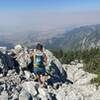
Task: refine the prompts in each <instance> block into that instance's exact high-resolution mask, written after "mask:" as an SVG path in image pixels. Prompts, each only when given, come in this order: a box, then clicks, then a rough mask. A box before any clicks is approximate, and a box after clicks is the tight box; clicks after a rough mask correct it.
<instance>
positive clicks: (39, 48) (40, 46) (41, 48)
mask: <svg viewBox="0 0 100 100" xmlns="http://www.w3.org/2000/svg"><path fill="white" fill-rule="evenodd" d="M36 49H37V50H40V51H43V45H42V44H40V43H38V44H37V45H36Z"/></svg>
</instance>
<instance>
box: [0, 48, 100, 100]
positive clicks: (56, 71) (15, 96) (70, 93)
mask: <svg viewBox="0 0 100 100" xmlns="http://www.w3.org/2000/svg"><path fill="white" fill-rule="evenodd" d="M45 52H46V54H47V56H48V58H49V59H48V63H49V65H48V66H47V67H46V68H47V71H48V72H49V78H48V81H47V82H46V84H47V88H40V87H39V83H38V82H35V81H34V79H33V77H32V73H31V72H29V71H24V75H22V74H21V73H19V74H18V73H16V71H15V70H14V69H12V70H9V71H8V73H7V76H6V77H3V76H2V74H1V77H0V100H99V99H100V87H98V89H97V87H96V86H95V84H91V83H90V81H91V79H93V78H94V77H97V76H96V75H94V74H91V73H88V72H85V71H84V70H83V64H82V63H78V62H77V63H71V64H70V65H67V64H63V65H62V64H61V63H60V62H59V60H58V59H57V58H56V57H54V56H53V54H52V53H51V52H50V51H48V50H45ZM19 65H20V64H19ZM0 67H1V68H2V67H3V64H0Z"/></svg>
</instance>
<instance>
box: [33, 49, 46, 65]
mask: <svg viewBox="0 0 100 100" xmlns="http://www.w3.org/2000/svg"><path fill="white" fill-rule="evenodd" d="M34 67H44V53H43V52H41V51H40V50H34Z"/></svg>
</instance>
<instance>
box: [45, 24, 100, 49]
mask: <svg viewBox="0 0 100 100" xmlns="http://www.w3.org/2000/svg"><path fill="white" fill-rule="evenodd" d="M46 46H47V47H55V48H62V49H63V50H80V49H89V48H95V47H100V24H97V25H88V26H81V27H79V28H75V29H72V30H71V31H68V32H65V33H64V34H63V35H62V36H61V37H57V38H56V37H55V38H52V39H51V40H48V42H47V41H46Z"/></svg>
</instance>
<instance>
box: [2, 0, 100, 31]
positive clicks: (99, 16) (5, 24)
mask: <svg viewBox="0 0 100 100" xmlns="http://www.w3.org/2000/svg"><path fill="white" fill-rule="evenodd" d="M99 23H100V0H0V32H1V33H3V32H6V33H15V32H22V33H23V32H27V31H30V32H31V31H46V30H50V29H54V28H59V27H65V26H66V27H67V26H71V25H85V24H99Z"/></svg>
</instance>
